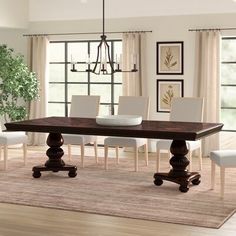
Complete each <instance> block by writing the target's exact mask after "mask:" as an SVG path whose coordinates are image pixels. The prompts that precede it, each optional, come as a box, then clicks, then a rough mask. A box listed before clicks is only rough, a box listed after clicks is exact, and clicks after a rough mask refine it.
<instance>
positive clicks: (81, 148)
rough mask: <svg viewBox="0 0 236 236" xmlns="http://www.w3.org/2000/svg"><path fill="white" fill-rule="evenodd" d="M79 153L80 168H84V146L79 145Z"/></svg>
mask: <svg viewBox="0 0 236 236" xmlns="http://www.w3.org/2000/svg"><path fill="white" fill-rule="evenodd" d="M80 151H81V154H80V155H81V166H82V168H84V145H83V144H82V145H80Z"/></svg>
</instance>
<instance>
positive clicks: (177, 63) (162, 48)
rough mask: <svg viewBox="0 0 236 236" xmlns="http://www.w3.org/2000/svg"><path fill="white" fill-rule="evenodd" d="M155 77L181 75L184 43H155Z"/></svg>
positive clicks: (182, 71)
mask: <svg viewBox="0 0 236 236" xmlns="http://www.w3.org/2000/svg"><path fill="white" fill-rule="evenodd" d="M156 55H157V62H156V63H157V68H156V69H157V71H156V73H157V75H183V73H184V42H183V41H176V42H174V41H173V42H157V43H156Z"/></svg>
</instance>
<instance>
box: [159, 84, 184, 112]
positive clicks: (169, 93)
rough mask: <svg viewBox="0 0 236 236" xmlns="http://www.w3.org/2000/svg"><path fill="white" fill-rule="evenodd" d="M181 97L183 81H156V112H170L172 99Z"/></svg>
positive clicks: (182, 94)
mask: <svg viewBox="0 0 236 236" xmlns="http://www.w3.org/2000/svg"><path fill="white" fill-rule="evenodd" d="M183 96H184V81H183V80H157V112H170V105H171V101H172V99H173V97H183Z"/></svg>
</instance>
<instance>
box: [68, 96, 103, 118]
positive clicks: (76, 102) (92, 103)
mask: <svg viewBox="0 0 236 236" xmlns="http://www.w3.org/2000/svg"><path fill="white" fill-rule="evenodd" d="M99 103H100V96H87V95H73V96H72V98H71V108H70V117H82V118H95V117H96V116H97V115H98V112H99Z"/></svg>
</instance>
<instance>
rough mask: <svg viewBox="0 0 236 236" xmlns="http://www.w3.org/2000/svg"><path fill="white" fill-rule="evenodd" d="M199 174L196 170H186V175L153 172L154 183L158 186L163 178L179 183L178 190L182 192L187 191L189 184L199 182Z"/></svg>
mask: <svg viewBox="0 0 236 236" xmlns="http://www.w3.org/2000/svg"><path fill="white" fill-rule="evenodd" d="M200 177H201V175H200V174H199V173H197V172H187V174H186V176H178V177H176V176H171V175H170V174H169V173H156V174H154V179H155V180H154V184H155V185H157V186H160V185H162V184H163V180H167V181H171V182H174V183H176V184H179V185H180V186H179V190H180V191H181V192H183V193H186V192H188V190H189V185H190V184H191V183H192V184H193V185H198V184H200V182H201V181H200Z"/></svg>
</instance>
